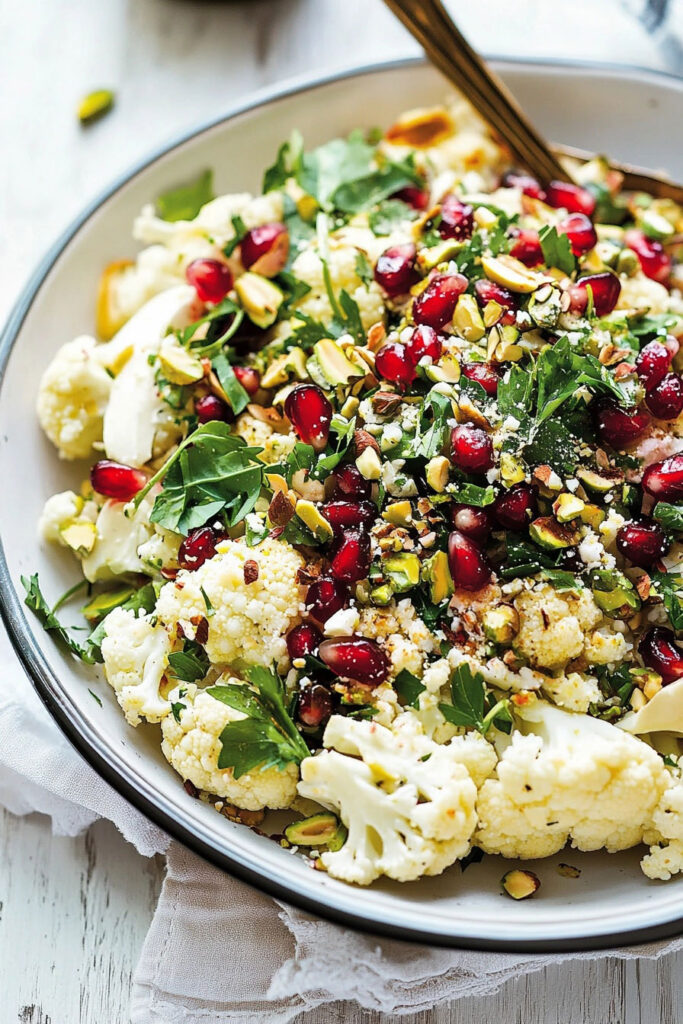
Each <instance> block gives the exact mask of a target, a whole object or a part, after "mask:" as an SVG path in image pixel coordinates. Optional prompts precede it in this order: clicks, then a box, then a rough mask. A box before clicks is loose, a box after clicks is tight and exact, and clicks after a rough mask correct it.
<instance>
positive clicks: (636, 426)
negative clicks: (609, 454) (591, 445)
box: [596, 399, 650, 449]
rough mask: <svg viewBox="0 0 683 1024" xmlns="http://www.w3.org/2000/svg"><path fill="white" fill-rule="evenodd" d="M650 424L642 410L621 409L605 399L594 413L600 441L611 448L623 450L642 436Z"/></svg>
mask: <svg viewBox="0 0 683 1024" xmlns="http://www.w3.org/2000/svg"><path fill="white" fill-rule="evenodd" d="M649 423H650V417H649V415H648V413H647V412H645V410H644V409H640V408H638V409H622V408H620V407H619V406H618V405H617V404H616V403H615V402H612V401H610V400H609V399H607V400H606V401H602V402H600V404H599V405H598V406H597V412H596V427H597V431H598V436H599V438H600V440H601V441H602V442H603V443H605V444H609V445H611V446H612V448H617V449H620V448H623V447H624V445H627V444H631V443H632V442H633V441H636V440H637V439H638V438H639V437H640V436H641V434H643V433H644V432H645V431H646V430H647V428H648V426H649Z"/></svg>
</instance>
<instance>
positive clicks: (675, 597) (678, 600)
mask: <svg viewBox="0 0 683 1024" xmlns="http://www.w3.org/2000/svg"><path fill="white" fill-rule="evenodd" d="M650 580H651V582H652V584H653V587H654V590H655V592H656V593H657V594H659V596H660V597H661V599H662V601H663V602H664V607H665V608H666V613H667V615H668V616H669V621H670V623H671V626H672V628H673V631H674V633H676V634H677V635H680V634H682V633H683V576H680V575H678V574H676V573H667V572H651V573H650Z"/></svg>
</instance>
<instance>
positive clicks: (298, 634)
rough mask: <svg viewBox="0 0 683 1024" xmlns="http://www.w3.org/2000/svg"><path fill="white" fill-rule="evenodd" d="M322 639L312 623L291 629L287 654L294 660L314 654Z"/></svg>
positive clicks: (305, 623)
mask: <svg viewBox="0 0 683 1024" xmlns="http://www.w3.org/2000/svg"><path fill="white" fill-rule="evenodd" d="M322 638H323V637H322V633H321V632H320V630H319V629H318V628H317V626H314V625H313V624H312V623H310V622H302V623H301V625H300V626H295V627H294V629H290V631H289V633H288V634H287V652H288V654H289V656H290V658H291V659H292V660H294V659H295V658H305V657H306V655H307V654H313V651H315V650H316V648H317V647H318V645H319V644H320V641H321V640H322Z"/></svg>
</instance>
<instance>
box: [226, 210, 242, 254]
mask: <svg viewBox="0 0 683 1024" xmlns="http://www.w3.org/2000/svg"><path fill="white" fill-rule="evenodd" d="M230 219H231V222H232V226H233V229H234V231H235V235H234V237H233V238H231V239H230V241H229V242H226V244H225V245H224V246H223V252H224V254H225V255H226V256H232V254H233V253H234V251H235V249H236V248H237V246H238V245H239V244H240V242H241V241H242V239H243V238H244V236H245V235H246V233H247V230H248V229H247V225H246V224H245V223H244V221H243V220H242V218H241V217H240V216H238V215H236V216H234V217H231V218H230Z"/></svg>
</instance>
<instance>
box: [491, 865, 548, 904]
mask: <svg viewBox="0 0 683 1024" xmlns="http://www.w3.org/2000/svg"><path fill="white" fill-rule="evenodd" d="M500 884H501V886H502V887H503V891H504V892H506V893H507V894H508V896H511V897H512V899H513V900H527V899H529V897H530V896H533V895H534V893H535V892H538V890H539V888H540V885H541V882H540V879H539V877H538V875H535V874H534V873H533V871H522V870H521V869H519V868H514V869H513V870H512V871H508V872H507V873H506V874H504V875H503V877H502V878H501V880H500Z"/></svg>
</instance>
